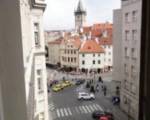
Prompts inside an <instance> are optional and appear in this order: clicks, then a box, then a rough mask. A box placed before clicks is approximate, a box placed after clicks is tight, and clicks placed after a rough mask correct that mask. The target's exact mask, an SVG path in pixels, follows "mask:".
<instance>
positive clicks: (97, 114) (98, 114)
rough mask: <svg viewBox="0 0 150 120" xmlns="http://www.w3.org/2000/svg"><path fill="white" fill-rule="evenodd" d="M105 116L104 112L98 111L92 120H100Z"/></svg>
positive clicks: (94, 113)
mask: <svg viewBox="0 0 150 120" xmlns="http://www.w3.org/2000/svg"><path fill="white" fill-rule="evenodd" d="M104 115H105V112H104V111H100V110H96V111H94V112H93V113H92V118H93V119H95V120H99V118H100V117H102V116H104Z"/></svg>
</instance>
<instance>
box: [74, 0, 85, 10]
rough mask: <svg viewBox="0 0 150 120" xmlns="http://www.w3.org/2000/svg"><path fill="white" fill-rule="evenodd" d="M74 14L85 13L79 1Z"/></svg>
mask: <svg viewBox="0 0 150 120" xmlns="http://www.w3.org/2000/svg"><path fill="white" fill-rule="evenodd" d="M75 13H86V11H85V9H84V7H83V4H82V1H81V0H79V2H78V6H77V9H76V11H75Z"/></svg>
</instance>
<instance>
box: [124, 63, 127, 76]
mask: <svg viewBox="0 0 150 120" xmlns="http://www.w3.org/2000/svg"><path fill="white" fill-rule="evenodd" d="M124 72H125V73H126V74H127V73H128V66H127V64H124Z"/></svg>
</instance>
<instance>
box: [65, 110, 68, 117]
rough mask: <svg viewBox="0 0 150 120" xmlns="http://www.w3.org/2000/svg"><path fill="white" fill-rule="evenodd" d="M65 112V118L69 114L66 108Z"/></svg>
mask: <svg viewBox="0 0 150 120" xmlns="http://www.w3.org/2000/svg"><path fill="white" fill-rule="evenodd" d="M64 112H65V116H68V112H67V110H66V108H64Z"/></svg>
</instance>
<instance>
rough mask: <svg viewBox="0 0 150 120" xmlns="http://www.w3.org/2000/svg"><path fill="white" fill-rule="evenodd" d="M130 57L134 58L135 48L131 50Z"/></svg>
mask: <svg viewBox="0 0 150 120" xmlns="http://www.w3.org/2000/svg"><path fill="white" fill-rule="evenodd" d="M131 56H132V58H134V59H135V58H136V51H135V48H132V49H131Z"/></svg>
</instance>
